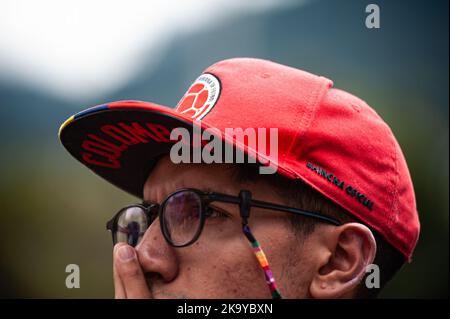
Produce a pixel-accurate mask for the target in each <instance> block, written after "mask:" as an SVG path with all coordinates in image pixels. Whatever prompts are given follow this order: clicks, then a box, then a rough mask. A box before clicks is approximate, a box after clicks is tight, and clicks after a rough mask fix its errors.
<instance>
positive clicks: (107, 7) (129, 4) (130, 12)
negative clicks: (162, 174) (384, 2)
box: [0, 0, 298, 98]
mask: <svg viewBox="0 0 450 319" xmlns="http://www.w3.org/2000/svg"><path fill="white" fill-rule="evenodd" d="M291 2H292V1H280V0H258V1H242V0H214V1H205V0H191V1H182V0H178V1H172V0H163V1H160V0H128V1H123V0H122V1H118V0H39V1H34V0H28V1H25V0H0V77H1V78H2V79H3V81H4V80H5V79H7V80H19V81H22V82H25V83H27V84H31V85H34V86H37V87H39V88H41V89H45V90H48V91H50V92H52V93H54V94H57V95H60V96H64V97H67V98H71V97H76V96H77V95H80V94H81V95H83V96H95V95H102V94H105V93H107V92H109V91H111V90H114V88H116V87H118V86H120V85H121V84H123V83H124V82H126V81H127V80H128V79H129V78H130V77H132V76H133V74H135V72H136V70H137V69H138V67H139V61H140V59H137V58H136V57H139V56H140V54H142V53H143V52H151V53H152V54H151V56H153V57H154V63H157V61H158V51H159V50H158V49H162V48H163V47H164V44H165V43H166V41H167V40H170V38H171V37H172V36H173V35H174V34H175V33H180V32H192V31H195V30H196V29H198V28H204V27H207V26H208V25H210V24H212V23H217V21H221V20H223V19H226V18H227V17H229V16H230V15H236V14H237V13H252V12H255V13H258V12H261V11H265V10H270V9H272V8H274V7H278V6H280V5H288V4H289V3H291ZM297 2H298V1H297ZM147 62H148V61H147Z"/></svg>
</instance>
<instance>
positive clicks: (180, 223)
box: [163, 191, 202, 246]
mask: <svg viewBox="0 0 450 319" xmlns="http://www.w3.org/2000/svg"><path fill="white" fill-rule="evenodd" d="M201 211H202V203H201V199H200V197H199V195H198V194H197V193H195V192H192V191H181V192H178V193H175V194H173V195H172V196H170V197H169V198H168V199H167V200H166V202H165V203H164V206H163V231H164V232H165V235H166V237H167V238H168V239H169V240H170V241H171V242H172V244H173V245H175V246H183V245H186V244H188V243H189V242H190V241H192V240H193V239H194V237H195V236H196V234H197V232H198V231H199V229H200V227H201V225H200V224H201Z"/></svg>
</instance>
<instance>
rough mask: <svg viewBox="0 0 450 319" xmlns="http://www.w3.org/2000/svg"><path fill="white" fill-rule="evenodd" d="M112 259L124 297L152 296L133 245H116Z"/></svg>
mask: <svg viewBox="0 0 450 319" xmlns="http://www.w3.org/2000/svg"><path fill="white" fill-rule="evenodd" d="M114 261H115V267H116V270H117V274H118V275H119V279H120V281H121V283H122V285H123V288H124V290H125V295H126V298H130V299H137V298H152V295H151V293H150V290H149V289H148V286H147V282H146V280H145V277H144V273H143V271H142V268H141V265H140V264H139V262H138V259H137V255H136V251H135V250H134V248H133V247H131V246H129V245H120V246H119V247H117V249H116V256H115V258H114Z"/></svg>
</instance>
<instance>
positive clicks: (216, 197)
mask: <svg viewBox="0 0 450 319" xmlns="http://www.w3.org/2000/svg"><path fill="white" fill-rule="evenodd" d="M243 192H247V191H241V192H240V193H239V197H235V196H231V195H224V194H217V193H210V194H208V195H209V198H210V199H211V200H217V201H221V202H225V203H231V204H238V205H239V206H241V205H242V204H241V203H242V202H243V201H247V199H244V198H243V197H242V195H241V194H242V193H243ZM248 203H249V205H250V206H249V207H251V206H254V207H258V208H262V209H271V210H278V211H282V212H287V213H291V214H297V215H302V216H306V217H312V218H316V219H320V220H322V221H324V222H327V223H330V224H333V225H335V226H340V225H342V223H341V222H340V221H338V220H337V219H334V218H331V217H328V216H325V215H322V214H319V213H315V212H310V211H307V210H303V209H298V208H293V207H286V206H283V205H278V204H273V203H268V202H264V201H260V200H254V199H251V196H250V198H249V200H248ZM246 205H248V204H246ZM249 214H250V209H247V207H246V210H245V213H244V215H246V216H242V212H241V217H245V218H248V217H249Z"/></svg>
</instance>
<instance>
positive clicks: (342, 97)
mask: <svg viewBox="0 0 450 319" xmlns="http://www.w3.org/2000/svg"><path fill="white" fill-rule="evenodd" d="M60 138H61V141H62V143H63V145H64V146H65V147H66V148H67V150H68V151H69V152H70V153H71V154H72V155H73V156H74V157H75V158H77V159H78V160H80V161H81V162H82V163H83V164H85V165H86V166H87V167H88V168H90V169H91V170H93V171H94V172H95V173H96V174H98V175H100V176H101V177H103V178H105V179H106V180H108V181H109V182H111V183H113V184H114V185H116V186H118V187H120V188H121V189H123V190H125V191H127V192H129V193H131V194H133V195H136V196H137V197H139V198H141V199H142V200H143V202H142V203H141V204H136V205H130V206H127V207H125V208H123V209H121V210H119V212H118V213H117V214H115V215H114V216H113V218H112V219H111V220H110V221H109V222H108V225H107V227H108V229H109V230H111V232H112V235H113V243H114V244H115V246H114V251H113V260H114V262H113V263H114V265H113V268H114V286H115V296H116V298H270V297H272V298H280V297H283V298H358V297H375V296H377V295H378V293H379V291H380V289H381V288H382V287H383V286H384V285H385V284H386V282H387V281H389V280H390V279H391V278H392V276H393V275H394V274H395V273H396V272H397V270H398V269H400V267H401V266H402V265H403V264H404V262H405V261H410V260H411V257H412V253H413V250H414V247H415V245H416V243H417V239H418V235H419V228H420V227H419V220H418V214H417V211H416V204H415V196H414V190H413V185H412V182H411V178H410V175H409V172H408V168H407V165H406V161H405V159H404V157H403V154H402V152H401V150H400V147H399V145H398V143H397V141H396V140H395V138H394V136H393V134H392V132H391V130H390V129H389V127H388V126H387V125H386V124H385V123H384V121H383V120H382V119H381V118H380V117H379V116H378V115H377V113H376V112H375V111H374V110H373V109H371V108H370V107H369V106H368V105H367V104H366V103H365V102H364V101H362V100H361V99H359V98H357V97H355V96H353V95H351V94H349V93H346V92H344V91H341V90H338V89H334V88H332V82H331V81H330V80H328V79H326V78H323V77H319V76H315V75H313V74H310V73H307V72H304V71H301V70H297V69H294V68H290V67H287V66H283V65H280V64H276V63H273V62H270V61H265V60H259V59H247V58H238V59H230V60H224V61H221V62H218V63H216V64H214V65H212V66H211V67H209V68H208V69H206V70H205V72H204V73H203V74H202V75H200V76H199V77H198V78H197V80H196V81H195V82H194V83H193V84H192V85H191V87H190V88H189V89H188V91H187V92H186V94H185V96H184V97H183V98H182V99H181V101H180V102H179V104H178V105H177V107H176V109H175V110H173V109H169V108H166V107H162V106H159V105H156V104H153V103H147V102H139V101H120V102H113V103H109V104H105V105H100V106H97V107H93V108H91V109H88V110H85V111H83V112H80V113H78V114H76V115H75V116H73V117H71V118H69V119H68V120H67V121H66V122H65V123H64V124H63V125H62V127H61V129H60ZM267 146H268V147H267ZM230 149H231V153H230V152H229V151H230ZM230 154H231V156H230ZM244 155H245V156H244ZM372 270H373V271H374V275H375V276H377V275H378V276H379V278H378V279H379V281H380V282H379V284H378V281H377V278H374V279H373V281H372V282H370V280H365V276H366V275H367V274H368V273H370V271H372ZM367 279H368V278H367Z"/></svg>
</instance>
